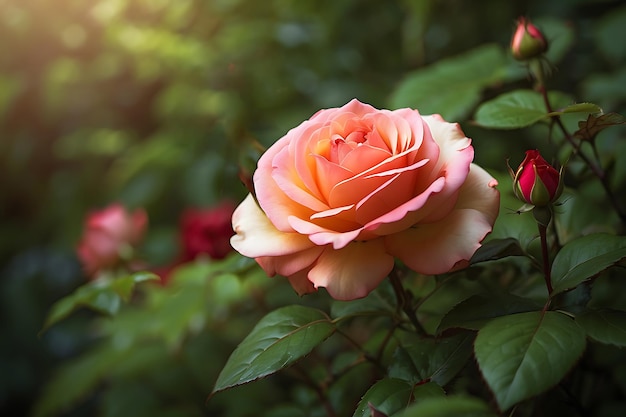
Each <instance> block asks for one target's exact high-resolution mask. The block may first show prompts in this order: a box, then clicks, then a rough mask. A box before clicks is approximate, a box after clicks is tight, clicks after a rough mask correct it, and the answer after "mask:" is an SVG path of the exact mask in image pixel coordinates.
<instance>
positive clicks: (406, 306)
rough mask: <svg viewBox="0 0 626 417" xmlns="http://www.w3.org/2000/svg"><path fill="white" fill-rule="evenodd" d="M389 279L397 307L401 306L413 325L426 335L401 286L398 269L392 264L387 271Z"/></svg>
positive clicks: (419, 332) (421, 333) (418, 331)
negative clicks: (389, 270)
mask: <svg viewBox="0 0 626 417" xmlns="http://www.w3.org/2000/svg"><path fill="white" fill-rule="evenodd" d="M389 280H390V281H391V285H392V286H393V290H394V292H395V293H396V298H397V300H398V307H399V308H401V309H402V310H403V311H404V313H405V314H406V315H407V317H408V318H409V320H410V321H411V324H413V327H415V330H416V331H417V333H418V334H420V335H426V330H425V329H424V327H423V326H422V324H421V323H420V322H419V320H418V319H417V315H416V314H415V310H413V308H412V306H411V303H410V302H409V299H408V297H407V292H406V290H405V289H404V287H403V286H402V282H400V276H399V275H398V270H397V269H396V267H395V266H394V268H393V269H392V270H391V272H390V273H389Z"/></svg>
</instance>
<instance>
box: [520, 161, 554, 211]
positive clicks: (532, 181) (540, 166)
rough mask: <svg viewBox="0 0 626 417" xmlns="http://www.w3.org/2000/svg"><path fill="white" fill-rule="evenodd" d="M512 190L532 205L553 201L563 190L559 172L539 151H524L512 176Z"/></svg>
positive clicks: (544, 204)
mask: <svg viewBox="0 0 626 417" xmlns="http://www.w3.org/2000/svg"><path fill="white" fill-rule="evenodd" d="M513 182H514V184H513V191H514V192H515V195H516V196H517V198H519V199H520V200H522V201H523V202H525V203H527V204H532V205H534V206H539V207H541V206H547V205H548V204H550V203H553V202H554V201H555V200H556V199H557V198H559V196H560V195H561V192H562V191H563V182H562V181H561V173H560V172H559V171H557V170H556V169H555V168H554V167H552V166H551V165H550V164H548V163H547V162H546V160H545V159H543V158H542V157H541V155H540V154H539V151H537V150H530V151H526V158H525V159H524V160H523V161H522V163H521V164H520V166H519V168H517V172H516V173H515V175H514V178H513Z"/></svg>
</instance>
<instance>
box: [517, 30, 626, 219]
mask: <svg viewBox="0 0 626 417" xmlns="http://www.w3.org/2000/svg"><path fill="white" fill-rule="evenodd" d="M547 50H548V41H547V40H546V38H545V36H544V35H543V33H542V32H541V31H540V30H539V29H538V28H537V27H536V26H535V25H533V24H532V23H530V22H529V21H528V20H526V19H524V18H522V19H520V20H519V21H518V26H517V29H516V31H515V34H514V35H513V38H512V41H511V51H512V54H513V57H514V58H515V59H517V60H519V61H523V62H527V63H528V67H529V70H530V73H531V74H532V76H533V78H534V79H535V80H536V84H535V89H536V90H537V91H539V93H540V94H541V96H542V98H543V101H544V104H545V107H546V110H547V112H548V114H550V118H551V120H552V121H553V122H554V123H556V125H557V126H558V127H559V129H560V130H561V132H562V133H563V136H564V138H565V140H566V141H567V142H568V143H569V144H570V145H571V146H572V148H573V149H574V155H578V156H579V157H580V158H581V159H582V160H583V162H584V163H585V164H586V165H587V166H588V167H589V169H590V170H591V171H592V172H593V173H594V175H595V176H596V177H597V178H598V180H599V181H600V184H601V185H602V188H603V189H604V191H605V193H606V195H607V197H608V198H609V201H610V203H611V205H612V206H613V208H614V209H615V211H616V213H617V214H618V216H619V218H620V219H621V220H622V223H626V211H625V210H624V209H623V208H622V207H621V205H620V202H619V201H618V200H617V198H616V196H615V193H614V192H613V190H612V188H611V185H610V184H609V179H608V178H607V175H606V172H605V171H604V170H603V169H602V167H601V166H600V161H599V159H598V158H597V157H596V160H597V161H596V162H594V161H592V160H591V159H590V158H589V157H588V156H587V155H586V154H585V153H584V152H583V151H582V149H581V144H582V141H581V142H578V143H577V142H576V141H575V140H574V137H573V136H572V135H571V134H570V132H569V131H568V130H567V128H566V127H565V125H564V124H563V121H562V120H561V116H560V115H559V114H554V113H555V112H554V108H553V106H552V104H551V101H550V96H549V95H548V89H547V87H546V79H547V77H548V75H549V74H548V73H549V66H548V64H547V63H546V58H545V57H544V53H545V52H546V51H547ZM592 148H593V151H594V154H596V156H597V150H596V148H595V143H592Z"/></svg>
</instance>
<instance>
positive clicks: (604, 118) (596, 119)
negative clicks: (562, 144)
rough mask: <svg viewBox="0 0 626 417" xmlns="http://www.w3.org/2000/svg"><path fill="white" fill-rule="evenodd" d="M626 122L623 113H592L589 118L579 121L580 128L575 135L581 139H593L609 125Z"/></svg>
mask: <svg viewBox="0 0 626 417" xmlns="http://www.w3.org/2000/svg"><path fill="white" fill-rule="evenodd" d="M624 123H626V119H624V116H622V115H621V114H617V113H607V114H603V115H601V116H595V115H593V114H590V115H589V116H588V117H587V120H585V121H582V122H578V130H577V131H576V132H574V136H576V137H578V138H579V139H581V140H587V141H593V140H594V139H595V138H596V136H597V135H598V133H600V132H601V131H603V130H604V129H606V128H607V127H611V126H616V125H621V124H624Z"/></svg>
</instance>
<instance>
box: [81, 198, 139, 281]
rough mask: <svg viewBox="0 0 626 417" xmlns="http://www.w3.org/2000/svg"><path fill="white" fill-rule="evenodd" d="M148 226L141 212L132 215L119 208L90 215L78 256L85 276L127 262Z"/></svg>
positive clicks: (115, 207)
mask: <svg viewBox="0 0 626 417" xmlns="http://www.w3.org/2000/svg"><path fill="white" fill-rule="evenodd" d="M147 224H148V216H147V214H146V212H145V211H144V210H142V209H138V210H135V211H134V212H132V213H129V212H128V211H127V210H126V209H125V208H124V207H123V206H122V205H120V204H111V205H110V206H108V207H106V208H104V209H102V210H100V211H96V212H93V213H90V214H89V215H88V216H87V218H86V220H85V227H84V230H83V236H82V239H81V241H80V243H79V244H78V248H77V252H78V257H79V258H80V261H81V262H82V264H83V266H84V269H85V272H86V273H87V274H88V275H89V276H93V275H94V274H95V273H96V272H98V271H101V270H103V269H109V268H113V267H115V266H117V265H118V264H120V263H121V262H122V261H129V260H130V259H126V258H127V257H128V255H129V251H131V250H132V248H133V247H134V246H136V245H137V244H139V242H140V241H141V239H142V238H143V234H144V232H145V230H146V226H147Z"/></svg>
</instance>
